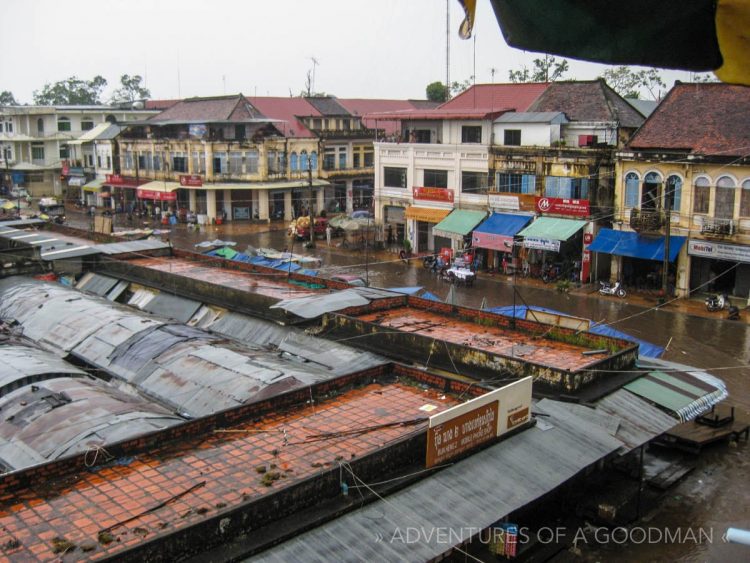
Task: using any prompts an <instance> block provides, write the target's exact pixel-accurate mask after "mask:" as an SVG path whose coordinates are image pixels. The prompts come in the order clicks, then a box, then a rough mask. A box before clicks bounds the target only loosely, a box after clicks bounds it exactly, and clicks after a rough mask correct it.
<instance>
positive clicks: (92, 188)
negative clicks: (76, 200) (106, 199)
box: [83, 180, 104, 192]
mask: <svg viewBox="0 0 750 563" xmlns="http://www.w3.org/2000/svg"><path fill="white" fill-rule="evenodd" d="M103 185H104V180H91V181H90V182H89V183H88V184H84V185H83V191H84V192H98V191H99V190H100V189H101V188H102V186H103Z"/></svg>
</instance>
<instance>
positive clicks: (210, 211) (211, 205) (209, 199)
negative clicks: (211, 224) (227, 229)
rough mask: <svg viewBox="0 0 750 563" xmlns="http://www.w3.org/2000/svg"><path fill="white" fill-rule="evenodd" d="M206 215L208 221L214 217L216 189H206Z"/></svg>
mask: <svg viewBox="0 0 750 563" xmlns="http://www.w3.org/2000/svg"><path fill="white" fill-rule="evenodd" d="M206 216H207V217H208V220H209V221H211V220H213V219H216V190H206Z"/></svg>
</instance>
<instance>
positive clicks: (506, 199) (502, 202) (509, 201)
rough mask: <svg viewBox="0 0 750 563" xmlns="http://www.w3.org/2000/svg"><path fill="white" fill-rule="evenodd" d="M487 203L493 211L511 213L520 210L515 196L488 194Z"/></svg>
mask: <svg viewBox="0 0 750 563" xmlns="http://www.w3.org/2000/svg"><path fill="white" fill-rule="evenodd" d="M489 203H490V207H492V208H493V209H510V210H512V211H518V210H519V209H521V204H520V202H519V201H518V196H517V195H500V194H490V195H489Z"/></svg>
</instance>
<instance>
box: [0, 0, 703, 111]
mask: <svg viewBox="0 0 750 563" xmlns="http://www.w3.org/2000/svg"><path fill="white" fill-rule="evenodd" d="M477 4H478V7H477V21H476V24H475V26H474V32H475V35H476V49H475V41H474V39H470V40H468V41H464V40H461V39H459V38H458V27H459V25H460V22H461V20H462V19H463V14H462V10H461V9H460V6H459V4H458V2H456V1H455V0H450V15H451V17H450V51H451V57H450V78H451V81H453V80H459V81H463V80H465V79H468V78H469V77H470V76H471V75H472V74H474V53H475V51H476V81H477V82H492V75H491V71H490V69H492V68H494V69H496V72H495V77H494V81H495V82H507V81H508V71H509V70H510V69H518V68H520V67H521V66H522V65H524V64H526V65H527V66H531V61H532V60H533V59H534V58H535V57H537V56H539V55H538V54H535V53H528V52H523V51H518V50H516V49H512V48H510V47H508V46H507V45H506V44H505V41H504V40H503V37H502V34H501V33H500V28H499V26H498V24H497V21H496V20H495V16H494V13H493V11H492V7H491V6H490V2H489V0H478V2H477ZM0 10H1V12H0V13H1V14H2V20H3V23H4V25H3V28H2V31H1V32H0V49H1V50H2V58H0V91H2V90H10V91H11V92H13V94H14V95H15V97H16V100H18V101H19V102H21V103H31V102H32V101H33V100H32V96H33V92H34V90H41V88H42V87H43V86H44V84H45V83H47V82H56V81H58V80H63V79H65V78H68V77H70V76H73V75H75V76H77V77H78V78H81V79H86V80H89V79H91V78H93V77H94V76H96V75H97V74H100V75H102V76H103V77H104V78H106V79H107V81H108V83H109V84H108V87H107V90H105V97H108V96H109V94H110V93H111V91H112V90H114V88H116V86H117V84H118V82H119V78H120V76H121V75H122V74H140V75H142V76H143V77H144V78H145V80H146V85H147V87H148V88H149V89H150V90H151V95H152V97H153V98H155V99H157V98H177V97H183V98H184V97H188V96H211V95H221V94H224V93H227V94H231V93H237V92H242V93H244V94H246V95H251V96H252V95H256V94H257V95H258V96H265V95H272V96H288V95H289V94H290V92H291V93H292V94H294V95H298V94H299V92H300V91H301V90H302V89H303V88H304V86H305V77H306V73H307V72H308V71H309V70H311V69H312V68H313V63H312V60H311V59H312V57H315V59H317V61H318V63H319V64H318V65H317V66H315V90H316V91H319V92H325V93H328V94H334V95H336V96H339V97H342V98H343V97H348V98H355V97H361V98H400V99H404V98H424V97H425V86H426V85H427V84H429V83H430V82H434V81H436V80H439V81H444V80H445V60H446V48H445V47H446V34H445V27H446V26H445V11H446V2H445V0H317V1H315V0H271V1H269V0H203V1H199V0H2V2H1V3H0ZM570 67H571V72H570V73H569V75H568V76H569V77H570V78H577V79H592V78H595V77H596V76H598V75H600V74H601V73H602V71H603V70H604V69H605V68H606V67H604V66H602V65H595V64H589V63H582V62H578V61H570ZM664 75H665V78H667V79H668V80H667V83H668V85H670V86H671V84H672V83H673V82H674V80H675V79H681V80H689V75H688V73H686V72H665V73H664Z"/></svg>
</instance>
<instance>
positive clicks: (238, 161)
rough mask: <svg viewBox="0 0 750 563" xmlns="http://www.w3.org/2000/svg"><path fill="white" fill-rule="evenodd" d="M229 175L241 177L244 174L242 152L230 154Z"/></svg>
mask: <svg viewBox="0 0 750 563" xmlns="http://www.w3.org/2000/svg"><path fill="white" fill-rule="evenodd" d="M229 173H230V174H233V175H235V176H240V175H241V174H242V153H241V152H230V153H229Z"/></svg>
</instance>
